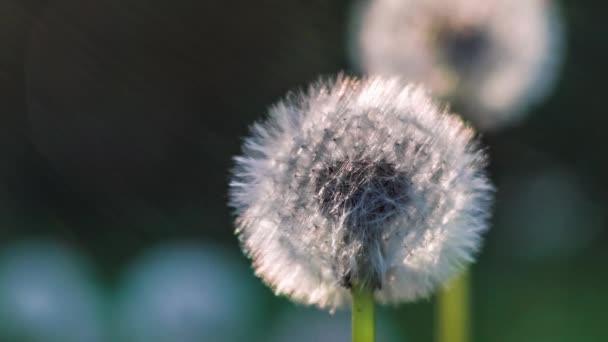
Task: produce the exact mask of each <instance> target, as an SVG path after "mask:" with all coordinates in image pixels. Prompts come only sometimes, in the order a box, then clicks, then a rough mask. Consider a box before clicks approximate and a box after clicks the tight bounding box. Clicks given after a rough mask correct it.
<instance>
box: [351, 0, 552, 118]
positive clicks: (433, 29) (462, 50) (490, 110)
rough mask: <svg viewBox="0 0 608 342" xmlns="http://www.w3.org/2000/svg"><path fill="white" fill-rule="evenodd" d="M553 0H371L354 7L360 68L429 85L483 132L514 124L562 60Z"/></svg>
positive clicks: (353, 38)
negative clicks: (400, 76)
mask: <svg viewBox="0 0 608 342" xmlns="http://www.w3.org/2000/svg"><path fill="white" fill-rule="evenodd" d="M556 7H557V6H555V5H554V2H553V1H548V0H525V1H524V0H521V1H513V0H455V1H441V0H370V1H365V2H364V1H360V2H358V3H357V6H356V7H355V9H354V11H353V13H354V14H353V24H352V36H351V50H352V51H351V55H352V57H353V61H354V63H355V64H356V65H357V67H358V68H359V69H361V71H363V72H366V73H372V74H388V75H394V74H397V75H402V76H404V77H407V78H408V79H411V80H415V81H417V82H422V83H424V84H427V85H428V86H429V87H430V90H432V91H433V92H434V93H435V94H437V95H439V96H443V97H444V98H447V99H449V100H450V102H452V103H453V104H454V105H455V106H457V108H458V109H459V111H460V112H461V114H463V115H466V116H468V118H469V119H471V120H472V121H473V122H475V123H476V124H478V125H479V126H480V127H481V128H483V129H495V128H499V127H502V126H505V125H508V124H512V123H515V122H517V121H518V120H520V119H521V118H522V116H523V115H524V114H525V112H526V111H527V109H529V108H530V107H531V106H533V105H535V104H537V103H538V102H540V100H542V99H543V98H544V97H545V96H546V95H547V94H548V93H549V92H550V90H551V88H552V87H553V85H554V84H555V79H556V76H557V74H558V71H559V66H560V65H561V60H562V58H563V51H564V49H563V41H562V40H563V28H562V22H561V16H560V15H559V13H558V10H557V8H556Z"/></svg>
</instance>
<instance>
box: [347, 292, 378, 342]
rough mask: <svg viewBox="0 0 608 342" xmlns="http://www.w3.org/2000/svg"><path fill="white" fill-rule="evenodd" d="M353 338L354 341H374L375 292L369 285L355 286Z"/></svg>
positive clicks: (353, 295) (353, 293)
mask: <svg viewBox="0 0 608 342" xmlns="http://www.w3.org/2000/svg"><path fill="white" fill-rule="evenodd" d="M351 294H352V297H353V307H352V313H353V321H352V325H353V327H352V328H353V340H352V342H374V325H375V319H374V294H373V291H372V290H370V289H369V288H367V287H362V286H353V287H352V290H351Z"/></svg>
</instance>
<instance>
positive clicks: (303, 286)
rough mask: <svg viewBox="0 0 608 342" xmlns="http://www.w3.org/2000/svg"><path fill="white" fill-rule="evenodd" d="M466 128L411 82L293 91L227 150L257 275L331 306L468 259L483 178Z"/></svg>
mask: <svg viewBox="0 0 608 342" xmlns="http://www.w3.org/2000/svg"><path fill="white" fill-rule="evenodd" d="M473 137H474V133H473V131H472V130H471V129H469V128H467V127H466V126H465V125H464V124H463V123H462V122H461V121H460V120H459V119H458V118H457V117H456V116H452V115H449V114H447V113H446V112H445V111H444V110H442V109H440V108H439V107H438V106H437V105H436V104H434V103H433V102H432V101H431V100H430V99H429V97H428V96H427V95H426V93H425V92H424V91H423V90H422V89H421V88H418V87H416V86H412V85H406V84H404V83H403V82H401V81H399V80H398V79H383V78H377V77H376V78H369V79H363V80H356V79H350V78H346V77H339V78H338V79H337V80H336V81H334V82H320V83H319V84H316V85H313V86H312V87H311V88H310V89H309V91H308V92H307V93H299V94H291V95H289V96H288V97H287V99H285V100H284V101H281V102H279V103H278V104H277V105H275V106H274V107H273V108H272V109H271V110H270V118H269V119H268V120H267V121H265V122H262V123H257V124H256V125H254V127H253V129H252V135H251V137H249V138H247V139H246V140H245V143H244V147H243V154H242V155H241V156H238V157H236V158H235V160H236V167H235V169H234V176H233V179H232V181H231V183H230V200H231V201H230V203H231V206H232V207H234V208H235V209H236V214H237V234H238V235H239V237H240V239H241V242H242V245H243V248H244V250H245V252H246V254H247V255H248V256H249V257H250V258H251V259H253V264H254V268H255V270H256V273H257V275H259V276H260V277H262V278H263V280H264V281H265V282H266V283H267V284H268V285H269V286H271V287H272V288H273V289H274V290H275V292H276V293H277V294H284V295H287V296H289V297H291V298H292V299H294V300H296V301H298V302H302V303H306V304H315V305H317V306H319V307H322V308H336V307H340V306H342V305H344V304H348V303H350V300H351V295H350V292H349V291H350V288H351V286H352V285H353V284H358V285H362V286H365V287H367V288H371V289H373V290H374V295H375V299H376V300H378V301H380V302H384V303H397V302H401V301H408V300H414V299H417V298H419V297H424V296H427V295H429V294H430V293H431V291H432V290H433V289H435V288H436V287H437V286H438V285H439V284H442V283H443V282H445V281H446V280H447V279H448V278H450V277H451V276H453V275H454V273H455V272H456V271H457V270H458V269H459V268H460V267H461V266H462V265H463V264H465V263H468V262H470V261H472V258H473V256H472V255H473V254H474V252H476V250H477V249H478V246H479V240H480V234H481V233H482V232H483V231H485V229H486V219H487V217H488V205H489V202H490V199H491V192H492V186H491V185H490V183H489V181H488V179H487V178H486V176H485V174H484V172H483V166H484V164H485V160H486V158H485V155H484V153H483V152H482V151H480V150H479V148H478V147H477V145H476V143H475V142H474V140H473Z"/></svg>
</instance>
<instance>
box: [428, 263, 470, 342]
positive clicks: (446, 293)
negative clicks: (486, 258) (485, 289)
mask: <svg viewBox="0 0 608 342" xmlns="http://www.w3.org/2000/svg"><path fill="white" fill-rule="evenodd" d="M469 283H470V271H469V270H465V271H464V272H463V273H462V274H461V275H459V276H458V277H456V278H455V279H453V280H452V281H451V282H450V284H448V286H447V287H446V288H445V289H442V290H441V291H440V293H439V296H438V298H437V322H436V326H437V329H438V331H437V334H436V336H437V342H468V341H469V339H470V337H469V324H470V320H469V319H470V317H469V286H470V285H469Z"/></svg>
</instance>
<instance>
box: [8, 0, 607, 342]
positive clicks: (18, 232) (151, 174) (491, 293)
mask: <svg viewBox="0 0 608 342" xmlns="http://www.w3.org/2000/svg"><path fill="white" fill-rule="evenodd" d="M561 4H562V5H563V6H562V9H563V13H564V16H565V21H566V23H565V26H566V33H567V37H566V43H567V46H566V57H565V63H564V67H563V69H562V73H561V76H560V79H559V82H558V85H557V86H556V89H555V91H554V93H553V94H552V95H551V96H550V97H549V98H548V99H547V101H545V102H544V103H543V104H542V105H540V106H538V107H537V108H535V109H534V110H533V111H532V112H531V113H530V115H529V117H528V119H527V120H526V121H524V122H523V123H522V124H520V125H518V126H516V127H513V128H510V129H507V130H503V131H501V132H499V133H488V134H485V135H484V136H483V138H482V139H483V142H484V144H486V145H487V146H488V150H489V153H490V154H491V159H492V162H491V165H490V167H489V170H490V173H491V176H492V178H493V180H494V181H495V183H496V184H497V186H498V189H499V190H498V193H497V204H496V213H497V214H496V219H495V222H496V224H494V225H493V229H492V230H491V231H490V233H489V234H488V235H487V240H486V244H485V247H484V249H483V252H482V254H481V255H480V257H479V262H478V263H477V264H476V266H475V268H474V276H473V280H474V283H473V290H474V323H475V325H474V334H475V337H476V340H478V341H535V342H538V341H603V340H604V339H605V338H607V336H608V333H606V332H605V330H606V327H605V322H606V320H607V319H608V314H607V313H606V312H607V311H606V308H608V273H607V269H608V267H607V261H608V251H607V250H606V247H607V245H608V229H607V225H608V220H607V219H608V215H607V212H608V177H606V175H607V174H608V153H607V152H606V147H607V146H608V144H607V140H606V139H607V138H606V127H608V115H607V111H606V105H605V102H606V81H605V77H606V76H607V75H608V70H607V69H608V68H607V63H606V61H607V60H608V43H607V39H606V37H607V35H608V29H607V27H608V26H606V24H605V21H606V13H607V12H606V9H607V5H606V4H605V2H601V1H596V2H594V1H569V2H567V3H566V2H565V1H562V2H561ZM348 8H349V1H345V0H339V1H337V0H336V1H329V0H309V1H303V0H267V1H253V0H222V1H203V0H177V1H164V2H160V1H136V0H106V1H100V0H55V1H52V0H49V1H43V0H39V1H38V0H21V1H20V0H0V224H1V226H0V243H2V244H4V243H10V242H11V241H14V240H15V239H20V238H24V237H31V236H41V235H42V236H51V237H56V238H60V239H63V240H66V241H68V242H69V243H71V244H73V245H75V246H77V247H78V248H79V249H80V250H82V251H84V253H85V254H86V255H87V256H88V257H90V258H91V259H92V260H93V261H94V263H95V266H96V267H97V268H98V270H99V273H100V276H101V279H102V280H103V282H104V284H106V285H107V286H108V287H109V288H111V287H112V286H113V285H114V284H115V283H116V282H117V278H118V276H119V274H120V272H121V271H122V269H123V267H124V265H125V264H127V263H128V262H129V261H131V260H132V259H133V258H134V257H135V256H137V255H139V254H140V253H141V252H142V251H143V250H145V249H146V248H147V247H151V246H154V245H157V244H158V243H161V242H164V241H168V240H171V239H175V238H180V239H182V238H186V239H204V240H208V241H213V242H216V243H218V244H223V245H226V246H229V248H234V249H237V248H238V246H237V242H236V239H235V237H234V235H233V232H232V230H233V226H232V223H231V214H230V211H229V209H228V208H227V206H226V202H227V197H226V188H227V182H228V170H229V168H230V166H231V157H232V156H233V155H235V154H237V153H238V152H239V146H240V143H241V141H242V140H241V139H242V137H243V136H244V135H245V134H246V132H247V127H248V126H249V125H250V124H251V123H252V122H253V121H254V120H256V119H260V118H262V117H264V114H265V111H266V109H267V107H268V106H269V105H271V104H272V103H273V102H275V101H277V100H278V99H280V98H281V97H282V96H283V95H284V94H285V93H286V92H287V91H288V90H293V89H297V88H299V87H304V86H306V84H307V83H309V82H310V81H314V80H316V79H317V78H318V76H319V75H331V74H335V73H337V72H339V71H340V70H346V71H347V72H349V63H348V56H347V55H346V37H347V20H348ZM553 172H555V173H558V174H567V175H568V177H570V179H572V180H573V182H574V183H575V184H576V186H577V189H579V191H580V193H582V194H583V195H582V196H583V197H584V199H585V204H584V208H586V209H585V210H582V211H579V209H578V208H579V207H580V206H578V205H579V204H580V203H579V202H580V201H581V198H580V196H573V197H572V198H562V199H561V200H560V201H557V204H555V205H554V202H555V201H554V198H552V196H555V195H554V194H555V193H554V192H551V193H550V194H544V193H534V192H533V196H535V197H534V200H531V203H532V204H540V208H542V209H544V211H542V212H539V211H538V210H540V209H537V207H536V206H532V207H526V206H519V207H516V208H515V209H513V207H512V203H519V202H520V201H519V200H511V202H510V201H509V198H513V197H512V196H517V194H519V193H521V192H522V191H524V190H525V189H523V188H527V187H529V186H530V185H529V184H530V183H529V182H530V180H531V179H536V177H541V178H542V177H543V175H545V174H547V173H548V174H552V173H553ZM552 184H553V183H552ZM559 184H560V183H559V182H557V185H556V186H557V187H559V186H560V185H559ZM552 187H553V186H550V188H552ZM534 189H536V188H534ZM557 194H558V195H557V196H559V194H566V195H564V196H565V197H569V196H567V194H568V192H559V191H558V192H557ZM531 196H532V195H531ZM544 201H547V203H548V204H547V205H546V206H543V205H542V204H543V202H544ZM570 205H572V206H573V207H575V208H576V209H572V210H570V209H568V208H569V206H570ZM587 209H588V210H587ZM562 210H566V211H567V210H570V211H571V212H572V213H573V214H572V215H571V216H572V217H574V219H572V218H571V219H570V221H568V222H569V223H568V225H569V227H568V228H569V234H570V235H568V236H575V237H582V240H584V241H585V243H583V244H579V245H577V246H576V248H574V247H572V248H569V246H567V243H566V246H565V247H563V248H561V249H560V248H557V249H554V250H551V252H550V253H547V254H545V255H542V256H538V255H530V253H528V252H527V250H530V251H534V250H535V249H536V245H535V244H538V248H542V243H543V240H544V239H545V238H546V239H547V240H551V241H553V239H555V238H556V237H555V236H553V235H555V234H562V233H563V231H554V230H553V229H552V227H551V222H554V221H552V217H557V219H556V220H562V219H561V218H560V217H561V216H559V215H557V214H560V212H561V211H562ZM530 211H532V214H531V213H530ZM590 213H592V214H590ZM530 215H536V217H537V218H538V217H540V218H539V219H537V220H535V221H533V222H534V224H529V222H527V218H528V217H529V216H530ZM506 216H509V217H506ZM545 218H546V219H545ZM505 222H509V223H510V224H506V223H505ZM536 224H538V226H539V227H537V228H538V229H541V230H542V234H540V237H539V238H537V239H536V240H533V241H528V243H526V244H525V248H524V247H522V244H521V242H522V241H527V240H526V239H527V238H526V237H525V236H518V235H517V234H519V233H521V229H519V230H518V229H517V228H521V227H520V226H523V227H525V229H535V227H534V225H536ZM513 225H518V227H516V228H514V227H513ZM543 225H545V226H543ZM588 226H593V227H595V228H594V229H595V230H593V232H592V235H590V234H591V233H590V232H589V230H586V229H583V228H581V227H588ZM543 234H544V235H543ZM558 238H559V236H558ZM568 240H569V238H567V239H566V242H568ZM526 248H527V249H526ZM564 250H565V251H567V252H563V251H564ZM562 252H563V253H562ZM268 296H269V298H270V297H271V295H270V292H268ZM270 302H271V303H273V304H272V307H278V306H281V305H286V304H285V303H286V301H285V300H283V299H272V300H270ZM269 317H272V316H269ZM395 318H396V320H397V321H398V322H399V323H400V325H401V326H402V329H403V330H404V331H406V332H407V335H408V336H411V337H412V340H416V341H429V340H431V338H432V334H433V333H432V319H433V307H432V305H431V302H423V303H419V304H414V305H405V306H401V307H400V308H399V309H398V310H397V314H396V315H395Z"/></svg>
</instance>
